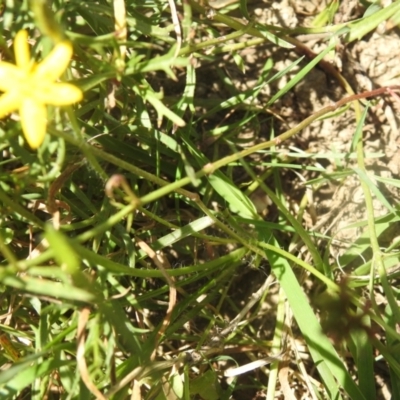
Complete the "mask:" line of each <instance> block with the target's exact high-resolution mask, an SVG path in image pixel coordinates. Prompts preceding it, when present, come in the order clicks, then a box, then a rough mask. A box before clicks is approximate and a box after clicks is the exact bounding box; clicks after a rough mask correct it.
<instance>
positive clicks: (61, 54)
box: [34, 41, 72, 82]
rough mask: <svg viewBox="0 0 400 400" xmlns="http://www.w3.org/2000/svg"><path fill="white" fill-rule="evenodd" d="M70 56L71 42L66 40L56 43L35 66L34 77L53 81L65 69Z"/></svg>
mask: <svg viewBox="0 0 400 400" xmlns="http://www.w3.org/2000/svg"><path fill="white" fill-rule="evenodd" d="M71 57H72V44H71V43H70V42H67V41H63V42H60V43H58V44H57V45H56V47H54V49H53V50H52V51H51V52H50V54H49V55H48V56H47V57H46V58H45V59H44V60H43V61H42V62H41V63H40V64H38V65H37V66H36V69H35V71H34V75H35V78H37V79H39V80H40V79H44V80H46V81H51V82H53V81H55V80H56V79H57V78H59V77H60V76H61V75H62V73H63V72H64V71H65V70H66V69H67V67H68V64H69V61H70V60H71Z"/></svg>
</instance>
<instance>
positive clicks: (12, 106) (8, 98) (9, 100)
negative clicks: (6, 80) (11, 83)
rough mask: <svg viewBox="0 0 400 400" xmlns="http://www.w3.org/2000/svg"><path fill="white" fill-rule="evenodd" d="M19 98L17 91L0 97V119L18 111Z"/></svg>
mask: <svg viewBox="0 0 400 400" xmlns="http://www.w3.org/2000/svg"><path fill="white" fill-rule="evenodd" d="M20 104H21V96H20V94H19V93H18V92H17V91H11V92H8V93H5V94H3V96H1V97H0V118H4V117H5V116H6V115H8V114H10V113H12V112H13V111H15V110H18V109H19V106H20Z"/></svg>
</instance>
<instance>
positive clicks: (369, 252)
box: [0, 0, 400, 400]
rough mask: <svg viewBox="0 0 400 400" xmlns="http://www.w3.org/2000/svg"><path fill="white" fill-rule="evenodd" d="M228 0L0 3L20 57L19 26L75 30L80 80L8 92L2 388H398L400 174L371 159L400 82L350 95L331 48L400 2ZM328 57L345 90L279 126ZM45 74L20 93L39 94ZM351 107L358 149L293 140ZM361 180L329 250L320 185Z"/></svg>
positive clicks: (267, 392)
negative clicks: (295, 94)
mask: <svg viewBox="0 0 400 400" xmlns="http://www.w3.org/2000/svg"><path fill="white" fill-rule="evenodd" d="M50 3H51V4H50ZM204 3H206V2H204ZM228 3H231V4H225V3H224V4H221V3H220V2H218V1H217V2H211V1H210V4H202V2H200V1H199V2H196V1H192V0H188V1H173V0H170V1H158V0H154V1H153V0H146V1H140V2H139V1H138V2H127V1H118V0H114V1H106V0H100V1H96V2H90V3H88V2H82V1H75V0H71V1H68V2H66V1H61V0H59V1H53V2H49V4H47V3H46V2H45V1H32V2H28V1H26V0H25V1H21V2H15V1H6V2H5V3H4V4H3V6H2V17H1V21H0V22H1V23H0V27H1V31H2V35H1V37H2V41H1V46H2V60H3V61H2V62H9V63H11V64H15V62H17V65H18V66H19V64H18V56H17V60H15V58H14V52H13V50H12V47H11V44H12V43H13V42H14V43H15V41H14V38H15V37H16V35H17V34H18V32H20V31H21V30H26V31H27V32H29V37H30V40H29V41H30V44H31V51H32V60H27V59H25V61H26V63H25V64H23V65H25V66H27V67H26V68H28V70H29V68H35V67H34V62H38V63H39V62H40V61H42V60H46V57H50V56H49V54H50V55H51V54H52V53H51V52H52V50H53V49H54V48H56V47H57V45H59V44H60V43H70V44H71V45H72V46H73V53H72V55H71V57H70V58H71V61H70V63H69V67H68V69H67V70H66V71H65V72H64V74H63V76H62V81H65V82H68V83H69V85H71V86H74V87H75V88H77V89H76V90H78V91H79V93H80V92H82V93H83V98H82V100H81V101H78V100H80V98H79V96H77V97H76V98H75V100H72V101H70V102H68V103H66V102H64V103H65V104H64V103H63V104H61V103H62V101H61V100H60V99H55V100H54V102H47V101H44V100H43V102H44V103H45V104H44V106H46V107H47V105H49V106H48V107H47V108H45V110H46V112H47V118H45V120H43V118H42V120H41V119H40V117H43V115H41V116H40V115H35V114H34V113H31V114H28V116H27V114H26V113H24V112H23V111H21V110H22V108H21V107H15V110H16V111H19V116H18V113H13V114H10V112H11V111H15V110H14V109H13V110H9V111H8V112H5V111H4V110H3V111H2V112H3V113H4V114H10V115H9V116H8V117H7V118H4V119H3V120H2V121H1V125H0V135H1V141H0V146H1V150H2V160H1V166H2V168H1V174H2V176H1V180H0V204H1V214H0V218H1V227H0V252H1V254H2V259H1V269H0V289H1V296H2V302H1V311H2V320H1V325H0V330H1V335H0V342H1V346H2V350H3V351H2V352H1V354H0V365H1V366H2V371H1V372H0V397H2V398H32V399H35V398H36V399H43V398H63V399H64V398H65V399H75V398H85V399H87V398H98V399H108V398H110V399H111V398H112V399H126V398H132V399H141V398H142V399H160V400H161V399H206V400H212V399H229V398H235V399H246V398H249V399H250V398H255V396H256V394H257V393H258V394H259V395H260V396H261V395H263V396H265V397H266V398H268V399H273V398H279V396H285V398H286V397H287V398H290V396H292V397H293V398H302V397H303V398H330V399H340V398H352V399H364V398H365V399H372V398H375V397H376V393H377V388H376V384H375V375H377V371H378V370H379V368H384V369H385V371H384V372H383V373H380V374H381V375H382V376H383V377H384V379H386V380H387V384H390V385H391V388H392V393H393V399H395V398H397V397H398V396H399V391H398V383H397V382H398V377H399V376H400V364H399V354H398V353H399V352H398V346H397V343H398V340H399V335H398V333H397V331H396V327H397V324H398V322H399V318H400V315H399V311H398V306H397V303H398V299H397V297H398V291H397V289H396V279H397V275H398V271H397V267H396V265H397V263H398V250H397V248H398V241H396V240H394V239H393V238H394V236H395V235H394V234H390V230H391V229H393V227H395V226H396V224H397V223H398V220H399V214H398V208H397V204H393V202H392V199H391V198H390V196H389V195H387V194H386V193H387V192H386V191H384V190H382V185H386V186H388V187H398V186H399V183H398V180H396V179H391V178H382V177H379V176H375V175H373V171H371V170H369V169H368V160H369V158H372V159H374V158H378V157H379V154H376V153H374V154H369V153H368V154H367V152H366V151H365V149H364V138H363V128H364V126H365V123H366V122H365V121H366V120H367V118H368V113H369V112H370V110H371V107H373V104H372V105H371V102H373V101H375V99H376V98H379V97H382V96H387V97H388V96H389V95H390V96H392V98H396V96H397V95H396V91H397V90H398V89H399V87H398V86H395V85H392V86H390V87H381V88H376V89H374V90H369V91H363V92H357V93H355V91H354V90H353V88H352V85H351V84H350V83H349V82H348V80H347V79H346V78H345V77H344V75H343V74H342V73H341V72H340V71H339V70H338V69H336V68H335V67H333V66H332V64H331V63H330V62H328V61H327V58H329V57H330V56H332V54H333V53H334V52H335V49H336V47H337V46H338V44H339V43H352V42H355V41H357V40H360V39H361V38H363V37H364V36H365V35H367V34H369V33H371V32H372V31H374V30H375V28H376V27H377V26H378V24H379V23H381V22H384V21H387V20H389V19H391V18H393V20H394V21H396V19H395V18H396V15H397V13H398V12H400V2H399V1H395V2H393V3H392V4H391V5H390V6H388V7H386V8H380V7H376V6H375V5H373V6H371V7H370V8H367V7H366V6H367V4H364V2H360V5H359V6H360V8H363V9H364V11H365V12H364V13H363V14H361V16H360V18H359V19H357V20H354V21H349V22H343V23H333V22H334V16H335V13H337V12H338V10H337V8H336V7H335V6H336V5H337V4H336V3H337V2H331V3H330V4H328V5H327V6H326V8H325V9H321V10H319V11H320V12H319V14H318V15H317V16H316V17H315V18H314V19H313V24H308V25H306V24H304V25H301V24H295V25H293V26H292V25H290V24H288V25H287V26H286V25H285V24H283V23H281V24H279V23H275V22H274V20H273V19H272V22H271V21H270V20H268V18H267V19H266V20H263V21H258V20H257V19H256V18H255V15H254V14H253V12H254V10H255V9H256V8H255V7H257V6H260V4H261V6H262V7H266V5H265V4H264V3H261V2H260V4H257V2H249V4H247V2H246V1H245V0H241V1H237V2H228ZM262 7H261V9H262ZM300 34H301V35H320V37H322V38H323V41H322V45H323V46H322V47H323V49H322V50H320V51H319V52H314V51H313V50H311V49H310V48H308V47H307V46H305V45H304V44H303V43H302V42H300V41H299V40H298V38H297V35H300ZM14 46H15V44H14ZM249 49H253V50H254V49H255V51H254V52H253V53H252V54H251V57H253V58H251V57H249V54H248V53H246V51H247V52H248V51H249ZM294 51H297V52H298V53H301V54H302V55H298V54H297V53H295V52H294ZM263 52H265V54H268V55H271V56H268V57H259V54H262V53H263ZM282 52H283V53H282ZM274 54H276V57H274ZM278 54H285V55H286V56H284V58H285V57H286V61H285V62H284V63H280V62H278V58H279V57H280V56H278ZM288 54H290V56H288ZM294 54H295V55H294ZM25 58H26V57H25ZM34 60H35V61H34ZM39 65H40V64H39ZM317 67H318V68H322V69H323V70H324V71H325V73H326V74H328V75H329V76H330V78H331V79H333V80H334V82H335V87H336V88H337V89H338V92H337V93H334V96H333V98H332V99H331V101H330V103H329V104H325V105H324V106H323V107H321V108H320V109H319V110H313V109H310V111H309V112H308V113H307V115H306V116H304V118H303V117H301V118H300V120H297V121H295V119H294V118H293V119H292V120H290V118H292V115H291V116H289V118H288V121H287V124H288V125H285V124H284V122H285V121H282V120H284V118H282V115H283V111H282V110H283V109H284V107H285V101H286V99H288V98H290V93H292V91H293V90H295V89H296V88H297V87H299V86H301V84H302V83H304V82H305V80H306V78H307V77H308V76H309V74H311V73H312V72H313V71H315V69H316V68H317ZM0 69H1V62H0ZM29 71H31V70H29ZM32 71H34V69H32ZM47 73H48V74H50V75H51V71H48V72H47ZM32 76H33V78H32V79H39V78H40V76H39V78H38V77H37V76H36V75H34V74H33V75H32ZM46 76H48V75H46ZM43 79H44V78H43ZM40 87H41V86H40V82H38V83H37V85H36V86H35V89H34V91H35V93H34V95H35V96H33V94H32V93H31V92H28V91H27V89H25V88H23V87H21V91H20V92H18V96H22V95H24V96H25V97H27V98H29V99H32V98H33V97H34V98H35V99H39V100H37V101H38V102H39V103H40V101H41V100H40V99H42V98H43V96H42V95H41V93H40V92H39V91H40ZM43 87H45V86H44V85H43ZM0 88H1V86H0ZM32 90H33V89H32ZM3 91H5V90H3ZM21 93H22V94H21ZM27 93H28V94H27ZM46 93H47V92H46ZM3 96H4V94H3ZM41 96H42V97H41ZM335 96H336V97H335ZM371 98H372V99H373V100H371V102H370V100H368V99H371ZM69 103H75V104H73V105H68V104H69ZM0 104H1V100H0ZM18 104H20V103H18ZM41 106H42V104H41V103H40V104H39V109H40V110H42V111H43V107H42V108H41ZM61 106H63V107H61ZM292 111H293V110H292ZM0 112H1V110H0ZM345 113H347V115H350V117H351V118H352V121H353V122H354V131H353V141H352V143H350V144H349V146H348V148H347V149H346V151H339V152H334V151H333V150H334V149H333V150H332V151H324V150H321V151H320V152H318V153H317V154H316V153H312V152H311V151H307V152H306V151H302V150H300V149H299V148H298V147H296V142H295V137H296V135H300V134H301V132H302V131H303V130H305V129H307V128H308V127H309V126H310V125H311V124H313V123H321V121H324V120H328V119H335V118H340V117H341V116H342V115H344V114H345ZM28 117H30V118H31V119H32V121H31V122H32V126H33V128H32V129H33V130H32V131H30V130H29V129H30V128H29V129H28V128H26V127H27V126H30V125H29V122H30V121H29V118H28ZM295 122H296V123H295ZM43 123H45V125H46V134H45V136H44V137H41V136H40V137H39V139H38V140H37V141H35V140H34V141H33V142H32V140H31V138H32V136H29V135H33V137H34V139H37V137H36V136H35V135H36V134H37V133H38V132H39V134H40V129H41V127H43ZM40 124H42V125H40ZM21 127H22V128H21ZM27 130H29V132H28V133H27ZM22 131H23V133H24V135H25V136H24V135H22V134H21V132H22ZM332 135H335V132H332ZM32 143H34V144H33V145H32ZM29 144H30V146H29ZM32 147H33V148H35V147H37V149H35V150H33V149H32ZM320 160H323V162H322V161H321V162H320ZM332 160H334V163H335V166H336V169H335V170H333V171H332V169H330V168H328V167H326V166H325V167H324V166H323V165H328V164H330V163H331V161H332ZM366 160H367V161H366ZM299 176H300V177H301V179H300V178H299ZM349 179H354V180H355V181H356V182H357V183H358V184H359V185H360V187H361V189H362V193H363V199H364V204H365V206H364V209H365V218H363V219H362V220H359V221H356V222H354V223H352V224H350V223H349V224H348V225H347V226H346V227H345V229H353V228H355V229H356V231H357V234H355V235H354V236H353V237H352V239H351V240H349V241H348V243H347V244H346V249H345V250H343V251H341V252H339V254H337V256H336V254H335V245H336V244H335V243H336V242H335V240H336V239H335V234H334V233H332V232H329V231H328V230H327V231H325V232H324V231H323V230H322V229H319V226H318V216H314V217H313V209H314V208H313V207H314V206H315V204H313V202H312V200H311V198H310V196H309V194H310V192H311V193H314V194H315V195H316V196H319V195H320V193H321V192H320V190H321V188H324V187H327V186H329V185H332V184H334V185H337V186H339V185H344V182H346V181H348V180H349ZM377 182H378V183H379V184H378V183H377ZM373 201H378V202H379V203H380V204H381V205H382V206H383V208H384V210H385V212H384V213H381V215H379V216H377V215H375V214H376V210H375V208H376V207H375V205H374V203H373ZM312 218H315V220H314V221H313V223H310V219H312ZM385 232H386V234H387V232H389V236H390V235H391V237H390V239H389V240H388V241H387V242H388V243H390V244H388V245H387V246H386V247H384V248H383V247H382V241H381V239H380V238H381V235H382V234H383V233H385ZM360 255H361V257H360ZM360 259H361V260H362V261H360ZM378 294H379V296H380V297H379V298H380V299H381V300H380V302H379V304H378V301H377V295H378ZM382 360H383V361H384V363H383V362H382Z"/></svg>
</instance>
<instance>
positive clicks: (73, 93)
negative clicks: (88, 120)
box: [0, 30, 83, 149]
mask: <svg viewBox="0 0 400 400" xmlns="http://www.w3.org/2000/svg"><path fill="white" fill-rule="evenodd" d="M72 51H73V49H72V45H71V43H70V42H68V41H62V42H60V43H58V44H57V45H56V46H55V47H54V49H53V50H52V51H51V52H50V54H49V55H48V56H47V57H46V58H45V59H44V60H43V61H42V62H41V63H39V64H38V63H36V62H34V61H31V57H30V51H29V45H28V33H27V31H25V30H21V31H19V32H18V33H17V35H16V36H15V40H14V53H15V61H16V65H14V64H10V63H8V62H4V61H0V91H2V92H4V94H3V95H2V96H1V97H0V118H3V117H5V116H6V115H8V114H10V113H11V112H13V111H16V110H18V112H19V115H20V118H21V126H22V131H23V133H24V136H25V138H26V140H27V142H28V144H29V146H31V148H32V149H37V148H38V147H39V146H40V145H41V144H42V142H43V140H44V137H45V135H46V126H47V107H46V105H53V106H65V105H68V104H72V103H76V102H78V101H81V100H82V97H83V95H82V91H81V90H80V89H79V88H77V87H76V86H74V85H72V84H69V83H60V82H56V80H57V79H58V78H59V77H60V76H61V75H62V74H63V72H64V71H65V70H66V68H67V67H68V64H69V62H70V60H71V56H72Z"/></svg>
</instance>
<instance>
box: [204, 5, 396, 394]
mask: <svg viewBox="0 0 400 400" xmlns="http://www.w3.org/2000/svg"><path fill="white" fill-rule="evenodd" d="M324 3H326V2H324V1H319V0H314V1H294V0H293V1H290V0H283V1H279V2H277V1H267V0H265V1H260V0H257V1H250V2H249V4H250V5H249V11H250V15H252V16H255V18H256V20H257V21H259V22H262V23H267V24H275V25H280V26H282V25H283V26H287V27H290V28H294V27H298V26H308V25H309V24H310V22H311V20H312V18H313V17H314V16H315V15H316V13H318V11H319V10H321V8H322V7H323V4H324ZM340 3H341V5H340V8H339V10H338V12H337V14H336V16H335V20H334V23H341V22H346V21H349V20H353V19H356V18H360V17H361V16H362V15H363V12H364V11H365V10H364V9H362V8H360V3H359V2H358V1H352V0H349V1H343V2H340ZM386 5H387V4H386ZM232 13H233V15H235V14H234V11H233V12H232ZM297 39H298V40H300V41H301V42H302V43H303V44H304V45H305V46H307V47H308V48H309V49H311V50H312V51H314V52H315V53H317V54H318V53H320V52H321V51H322V49H323V48H324V46H325V44H324V41H323V40H322V39H321V37H318V36H312V35H311V36H307V35H299V36H298V37H297ZM399 49H400V37H399V29H398V28H396V27H393V26H392V25H391V24H390V22H388V23H385V24H382V25H380V26H379V27H378V28H377V29H376V30H375V31H374V32H373V33H370V34H368V35H367V36H365V37H363V38H362V39H361V40H359V41H356V42H353V43H352V44H350V45H346V46H339V47H337V49H336V51H335V55H334V57H333V58H332V59H331V60H330V62H331V63H332V64H333V65H334V66H335V67H337V68H338V70H339V71H340V72H341V73H342V74H343V76H344V77H345V78H346V79H347V80H348V82H349V83H350V84H351V86H352V88H353V90H354V92H356V93H358V92H362V91H365V90H371V89H375V88H379V87H381V86H388V85H400V52H399ZM241 56H242V57H243V59H244V60H245V65H246V71H245V73H244V74H241V73H239V72H238V68H237V66H236V65H235V64H234V62H233V61H232V57H231V55H229V54H228V55H226V56H225V58H224V61H223V62H222V63H221V64H220V65H219V66H218V67H219V68H224V69H225V71H227V73H228V74H229V76H230V77H231V78H232V81H233V82H234V84H235V85H236V87H237V88H238V89H239V90H241V91H243V90H246V89H247V88H248V87H252V86H253V85H254V83H255V82H256V81H257V78H258V76H259V74H260V73H261V71H260V68H261V67H262V66H263V65H264V63H265V60H266V58H268V57H270V58H272V59H273V60H274V71H276V72H277V71H280V70H282V69H283V68H285V67H287V66H288V65H290V64H291V63H292V62H293V61H294V60H296V59H298V57H299V54H297V53H296V52H295V51H293V50H287V49H282V48H279V47H276V46H274V45H272V44H266V45H265V46H261V47H260V46H259V47H256V48H247V49H245V50H243V51H242V52H241ZM308 61H309V60H308V59H307V58H305V60H303V61H302V62H301V63H300V64H299V66H297V67H296V68H294V69H293V70H292V71H291V72H290V73H289V74H288V75H286V76H284V77H283V78H282V79H281V80H280V81H278V82H274V83H273V84H272V85H271V86H268V87H266V88H265V89H264V90H263V92H262V94H261V95H260V96H259V101H260V103H262V102H263V98H264V99H265V102H267V101H268V99H269V98H270V97H271V95H273V94H274V93H276V91H277V90H279V88H281V87H282V86H284V84H285V83H286V82H287V81H288V80H289V79H290V78H291V77H292V76H294V75H295V74H296V72H297V71H298V70H299V69H300V68H302V67H303V66H304V65H306V63H307V62H308ZM201 71H202V67H201V66H200V68H199V70H198V90H200V92H199V93H200V94H205V93H207V91H208V92H209V95H210V96H214V95H215V96H217V97H218V95H216V94H215V93H213V90H212V89H211V90H210V88H211V87H213V86H212V83H211V81H212V76H213V74H212V71H210V69H207V68H205V69H204V71H203V72H204V74H203V75H202V73H201ZM216 87H217V91H218V85H217V86H216ZM202 88H203V92H201V90H202ZM346 95H347V94H346V92H345V91H344V90H343V88H342V87H341V86H340V84H339V83H338V81H337V80H336V79H335V77H334V76H332V75H331V74H330V73H329V71H326V70H324V69H323V68H321V67H316V68H314V69H313V70H312V71H311V72H310V73H309V74H308V75H307V77H306V78H305V79H304V80H302V81H301V83H300V84H298V85H297V86H295V87H294V89H292V90H291V92H290V93H288V94H286V95H285V96H284V97H283V98H282V99H280V100H279V101H278V102H277V103H275V104H274V105H273V108H272V110H270V111H271V112H272V113H273V114H274V115H275V116H276V117H277V118H276V119H275V129H276V133H282V132H284V131H286V130H287V129H288V128H289V127H293V126H295V125H297V124H298V123H299V122H301V121H302V120H304V118H306V117H307V116H309V115H311V114H312V113H314V112H315V111H317V110H319V109H321V108H322V107H324V106H327V105H330V104H332V103H333V102H335V101H338V100H339V99H341V98H343V97H345V96H346ZM399 110H400V98H399V97H396V96H395V95H393V96H390V95H385V96H381V97H379V98H376V99H374V102H373V105H372V106H371V108H370V110H369V112H368V115H367V118H366V123H365V126H364V129H363V134H364V138H365V140H364V146H365V153H366V154H369V155H372V156H371V157H367V159H366V164H367V168H368V170H369V171H371V177H373V175H376V176H381V177H386V178H394V179H399V174H400V156H399V154H400V153H399V146H400V132H399V128H398V127H399V124H400V117H399V116H400V113H399ZM354 115H355V113H354V109H352V108H350V109H348V110H347V111H346V112H344V113H342V114H341V115H339V116H336V117H335V118H330V119H324V120H320V121H318V122H315V123H313V124H312V125H310V126H309V127H308V128H306V129H304V130H303V131H302V132H301V133H299V134H298V135H296V137H294V138H292V139H291V140H290V141H289V142H286V143H284V144H283V145H282V146H281V147H280V151H282V152H285V151H291V152H293V151H299V152H306V153H308V154H310V153H313V154H327V153H330V154H339V153H340V154H345V153H348V152H349V151H350V149H351V144H352V140H353V137H354V134H355V131H356V121H355V117H354ZM269 128H270V127H264V128H263V127H261V128H260V131H259V132H260V133H259V135H260V136H259V137H258V138H254V140H255V141H261V140H265V137H263V135H269V134H270V133H269V132H270V131H269ZM377 155H379V156H377ZM299 160H300V161H301V159H299ZM342 161H343V159H342ZM293 162H296V161H293ZM305 162H307V163H308V165H310V161H305ZM343 162H346V163H347V167H352V166H356V160H355V159H349V160H347V161H343ZM337 163H338V159H335V157H333V156H332V157H331V158H329V157H327V158H324V157H321V158H320V159H318V158H317V159H313V160H312V161H311V164H314V165H315V166H320V165H323V166H324V167H325V168H326V170H327V171H328V172H335V171H336V169H337V168H338V165H337ZM287 176H288V179H287V182H286V183H285V185H286V187H285V188H284V189H285V192H286V194H287V196H288V201H289V202H290V203H292V204H293V205H294V207H296V203H297V202H298V200H299V198H298V197H296V195H295V196H294V197H293V198H291V195H290V194H296V193H303V194H304V182H306V181H308V180H309V179H312V178H313V175H312V174H310V172H309V171H303V172H302V171H297V172H296V173H295V174H290V173H288V175H287ZM382 190H383V191H384V193H385V196H386V197H387V199H388V200H389V201H390V202H391V204H393V205H394V204H398V203H399V200H400V191H399V190H398V189H396V188H394V187H393V186H387V187H385V188H383V189H382ZM309 201H310V207H309V208H308V211H307V213H306V215H305V217H304V223H305V225H306V226H307V227H308V228H310V229H314V230H316V231H317V232H320V233H323V234H327V235H330V236H332V237H334V238H335V240H334V241H333V243H332V250H331V256H332V257H333V258H336V257H337V256H338V255H340V254H342V252H343V251H345V249H346V248H347V247H348V245H349V243H351V242H352V241H354V240H355V239H356V238H357V237H358V236H359V234H360V232H359V230H358V229H357V228H354V229H343V228H344V227H347V226H349V225H350V224H352V223H353V222H356V221H360V220H363V219H365V218H366V212H365V204H364V197H363V193H362V190H361V187H360V183H359V180H358V179H356V178H355V177H354V176H350V177H348V178H346V179H341V180H339V181H338V183H337V184H334V183H331V184H329V185H323V186H321V187H320V188H319V189H317V190H314V191H313V193H312V195H311V197H310V200H309ZM374 207H375V213H376V214H375V215H376V216H379V215H382V214H384V213H385V212H386V209H385V208H384V207H383V206H382V205H381V203H380V202H378V201H376V202H375V203H374ZM396 236H397V234H396V233H393V235H392V237H390V238H389V240H388V241H389V242H390V241H392V240H394V238H395V237H396ZM387 378H388V377H387V375H386V373H385V372H383V373H382V374H379V373H377V377H376V379H377V386H378V387H380V388H381V389H380V392H379V396H380V398H382V399H385V398H389V389H388V387H387ZM300 386H301V385H300ZM297 390H298V391H297V392H296V397H297V398H307V397H303V395H302V393H301V392H302V390H301V387H298V388H297ZM281 394H282V392H281ZM263 396H264V393H262V392H259V393H257V394H256V393H253V394H252V396H250V397H243V398H252V399H262V398H264V397H263ZM282 396H283V394H282ZM282 398H283V397H282Z"/></svg>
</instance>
